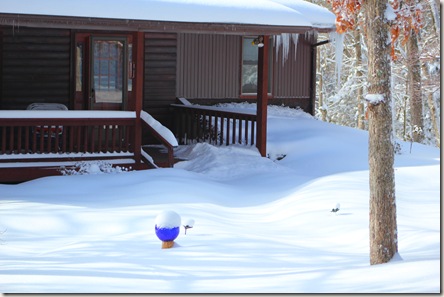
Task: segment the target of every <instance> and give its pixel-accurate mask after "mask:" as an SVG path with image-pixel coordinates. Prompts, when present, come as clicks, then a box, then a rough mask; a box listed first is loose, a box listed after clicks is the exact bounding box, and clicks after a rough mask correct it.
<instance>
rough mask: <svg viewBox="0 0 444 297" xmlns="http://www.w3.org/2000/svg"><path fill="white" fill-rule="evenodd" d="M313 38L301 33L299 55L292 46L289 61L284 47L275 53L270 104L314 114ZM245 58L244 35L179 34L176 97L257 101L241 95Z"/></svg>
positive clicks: (217, 100) (212, 101)
mask: <svg viewBox="0 0 444 297" xmlns="http://www.w3.org/2000/svg"><path fill="white" fill-rule="evenodd" d="M312 39H313V36H309V37H306V36H305V35H303V34H301V35H300V36H299V41H298V44H297V50H296V55H295V54H294V50H295V45H294V44H293V43H291V44H290V54H289V55H288V57H287V59H284V58H283V50H282V48H280V49H279V50H278V51H276V50H274V54H273V66H272V67H273V74H272V75H273V77H272V95H271V98H270V99H269V101H270V103H273V104H285V105H287V106H292V107H301V108H302V109H304V110H306V111H308V112H311V107H312V102H311V99H310V98H311V94H312V93H311V92H312V90H311V88H312V84H311V82H312V79H313V78H312V75H311V67H312V64H311V63H312V50H311V43H314V40H312ZM241 55H242V37H241V36H231V35H210V34H184V33H182V34H178V37H177V90H176V96H177V97H185V98H187V99H189V100H190V101H192V102H197V103H201V104H212V103H215V102H231V101H248V100H253V101H254V100H255V98H254V97H251V96H243V95H242V94H241V90H240V85H241V77H240V76H241V60H242V56H241Z"/></svg>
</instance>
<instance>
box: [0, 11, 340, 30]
mask: <svg viewBox="0 0 444 297" xmlns="http://www.w3.org/2000/svg"><path fill="white" fill-rule="evenodd" d="M0 25H6V26H15V27H40V28H60V29H78V30H107V31H140V32H175V33H206V34H228V35H256V34H263V35H279V34H282V33H305V32H307V31H311V30H315V31H317V32H320V33H324V32H331V31H334V30H335V28H334V27H308V26H276V25H261V24H234V23H199V22H193V23H192V22H171V21H150V20H128V19H107V18H88V17H68V16H48V15H28V14H6V13H0Z"/></svg>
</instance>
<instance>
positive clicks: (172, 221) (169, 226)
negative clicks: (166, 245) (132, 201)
mask: <svg viewBox="0 0 444 297" xmlns="http://www.w3.org/2000/svg"><path fill="white" fill-rule="evenodd" d="M180 221H181V219H180V216H179V215H178V214H177V213H176V212H174V211H172V210H166V211H163V212H161V213H160V214H159V215H158V216H157V217H156V221H155V222H156V226H155V228H154V230H155V231H156V235H157V237H158V238H159V239H160V240H162V241H173V240H174V239H176V238H177V236H179V232H180V228H179V227H180Z"/></svg>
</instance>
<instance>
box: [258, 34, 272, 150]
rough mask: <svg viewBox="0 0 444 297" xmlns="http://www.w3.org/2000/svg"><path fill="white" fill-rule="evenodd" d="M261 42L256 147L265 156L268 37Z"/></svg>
mask: <svg viewBox="0 0 444 297" xmlns="http://www.w3.org/2000/svg"><path fill="white" fill-rule="evenodd" d="M263 43H264V46H263V47H259V48H258V54H259V55H258V67H257V111H256V113H257V129H256V147H257V148H258V150H259V152H260V153H261V155H262V157H265V156H266V155H267V106H268V57H269V56H268V51H269V43H270V38H268V36H264V38H263Z"/></svg>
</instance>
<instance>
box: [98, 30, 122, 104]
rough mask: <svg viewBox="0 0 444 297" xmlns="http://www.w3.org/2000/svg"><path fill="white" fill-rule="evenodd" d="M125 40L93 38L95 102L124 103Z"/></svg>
mask: <svg viewBox="0 0 444 297" xmlns="http://www.w3.org/2000/svg"><path fill="white" fill-rule="evenodd" d="M125 43H126V42H125V40H114V39H112V40H108V39H100V38H93V40H92V52H93V57H92V58H93V62H92V75H91V79H92V83H91V85H92V88H93V91H92V92H94V94H93V97H94V101H95V102H94V103H122V102H123V98H124V95H125V94H124V91H125V89H126V85H125V82H126V71H125V70H126V67H125V65H126V64H127V63H126V61H125V56H126V55H125V52H126V51H125V49H126V46H125Z"/></svg>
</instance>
